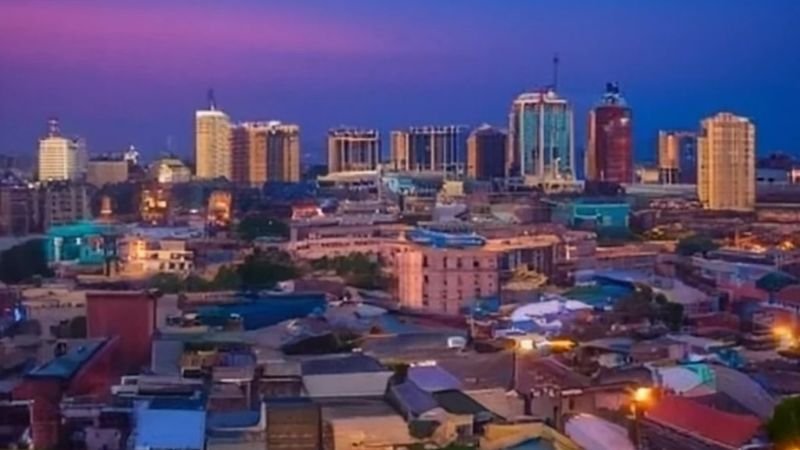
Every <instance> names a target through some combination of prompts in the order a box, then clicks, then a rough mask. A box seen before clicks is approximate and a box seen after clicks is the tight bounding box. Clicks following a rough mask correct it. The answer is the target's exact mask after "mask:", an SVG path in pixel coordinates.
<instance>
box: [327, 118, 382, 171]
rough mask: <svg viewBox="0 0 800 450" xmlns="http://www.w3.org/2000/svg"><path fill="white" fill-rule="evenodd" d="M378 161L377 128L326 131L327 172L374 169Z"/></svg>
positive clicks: (379, 146) (379, 156) (379, 142)
mask: <svg viewBox="0 0 800 450" xmlns="http://www.w3.org/2000/svg"><path fill="white" fill-rule="evenodd" d="M380 161H381V138H380V133H378V130H361V129H355V128H337V129H333V130H330V131H328V173H337V172H357V171H366V170H375V169H376V168H377V167H378V164H380Z"/></svg>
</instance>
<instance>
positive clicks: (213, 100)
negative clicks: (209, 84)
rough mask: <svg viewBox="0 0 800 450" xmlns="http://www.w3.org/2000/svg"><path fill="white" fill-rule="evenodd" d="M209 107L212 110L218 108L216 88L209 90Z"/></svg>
mask: <svg viewBox="0 0 800 450" xmlns="http://www.w3.org/2000/svg"><path fill="white" fill-rule="evenodd" d="M208 109H209V110H211V111H216V110H217V99H216V98H215V97H214V88H211V89H209V90H208Z"/></svg>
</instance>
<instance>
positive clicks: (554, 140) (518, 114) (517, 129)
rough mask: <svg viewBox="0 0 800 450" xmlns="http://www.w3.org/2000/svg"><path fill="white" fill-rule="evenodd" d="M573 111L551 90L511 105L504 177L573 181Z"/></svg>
mask: <svg viewBox="0 0 800 450" xmlns="http://www.w3.org/2000/svg"><path fill="white" fill-rule="evenodd" d="M574 145H575V139H574V125H573V117H572V108H571V107H570V105H569V103H568V102H567V100H565V99H563V98H561V97H559V96H558V94H556V92H555V90H554V89H547V90H543V91H539V92H528V93H524V94H522V95H520V96H519V97H517V98H516V100H514V103H513V104H512V105H511V113H510V114H509V124H508V150H507V157H506V164H507V171H506V172H507V175H508V176H510V177H523V178H530V179H531V180H533V181H534V182H538V183H544V182H550V181H568V180H574V179H575V148H574Z"/></svg>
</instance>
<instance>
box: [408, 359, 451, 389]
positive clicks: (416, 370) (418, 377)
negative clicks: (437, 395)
mask: <svg viewBox="0 0 800 450" xmlns="http://www.w3.org/2000/svg"><path fill="white" fill-rule="evenodd" d="M408 379H409V380H410V381H411V382H413V383H414V384H416V385H417V386H418V387H419V388H420V389H422V390H423V391H426V392H438V391H446V390H452V389H460V388H461V382H460V381H459V380H458V378H456V377H454V376H453V375H452V374H450V372H448V371H447V370H445V369H444V368H442V367H440V366H435V365H433V366H416V367H410V368H409V369H408Z"/></svg>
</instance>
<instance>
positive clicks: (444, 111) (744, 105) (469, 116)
mask: <svg viewBox="0 0 800 450" xmlns="http://www.w3.org/2000/svg"><path fill="white" fill-rule="evenodd" d="M798 20H800V1H798V0H769V1H766V2H758V1H752V0H646V1H642V0H615V1H597V0H571V1H560V0H559V1H557V0H547V1H545V0H502V1H499V0H403V1H388V0H303V1H297V0H282V1H279V0H276V1H272V0H225V1H224V2H223V1H219V0H217V1H204V0H114V1H108V0H96V1H84V0H71V1H64V0H52V1H44V0H1V1H0V153H12V154H27V155H32V154H33V152H34V149H35V148H36V141H37V138H38V137H39V135H40V134H42V132H43V130H44V128H45V123H46V119H47V117H49V116H52V115H55V116H58V117H59V118H60V119H61V121H62V128H63V129H64V130H65V131H66V132H68V133H70V134H80V135H83V136H85V137H86V138H87V139H88V142H89V148H90V150H91V151H93V152H108V151H116V150H120V149H122V148H124V147H125V146H127V145H128V144H135V145H137V146H138V147H140V149H142V151H143V152H144V153H145V154H146V155H149V156H152V155H156V154H158V153H159V152H161V151H163V150H165V149H166V148H167V141H168V137H170V138H171V141H172V149H173V150H174V151H175V152H177V153H179V154H185V155H189V154H191V152H192V145H193V144H192V126H193V125H192V124H193V111H194V109H196V108H197V107H199V106H202V105H203V104H204V102H205V93H206V90H207V89H208V88H209V87H214V88H215V90H216V92H217V100H218V103H219V104H220V106H221V107H222V108H223V109H224V110H225V111H226V112H228V114H230V115H231V116H232V117H233V118H234V119H235V120H259V119H263V120H266V119H278V120H284V121H291V122H297V123H299V124H300V125H301V127H302V142H303V145H304V149H303V151H304V153H307V154H313V155H314V156H313V158H314V159H316V160H322V150H321V149H322V143H323V139H324V133H325V130H326V129H327V128H329V127H331V126H336V125H340V124H347V125H355V126H364V127H377V128H380V129H381V130H382V131H384V132H386V131H388V130H389V129H391V128H393V127H403V126H408V125H414V124H429V123H430V124H446V123H463V124H469V125H477V124H479V123H481V122H489V123H493V124H497V125H504V123H505V121H506V117H507V114H508V108H509V104H510V102H511V100H512V99H513V97H514V96H516V95H517V94H518V93H519V92H520V91H523V90H525V89H530V88H535V87H537V86H539V85H542V84H546V83H548V82H549V81H550V79H551V72H552V69H551V66H550V59H551V57H552V54H553V53H554V52H558V53H559V54H560V57H561V61H562V63H561V79H560V83H559V85H560V91H561V93H562V95H564V96H566V97H567V98H569V99H571V100H572V101H573V102H574V104H575V107H576V124H577V125H578V139H579V144H582V142H583V140H584V135H585V134H584V128H585V127H584V124H585V122H586V114H587V111H588V108H589V107H591V105H592V104H593V103H594V102H595V101H596V100H597V99H598V98H599V97H600V94H601V93H602V89H603V86H604V84H605V82H606V81H611V80H613V81H619V82H620V83H621V87H622V89H623V92H624V93H625V95H626V97H627V99H628V101H629V103H630V104H631V105H632V107H633V108H634V114H635V119H634V120H635V125H634V126H635V135H636V136H635V141H636V153H637V155H638V156H639V157H640V158H645V159H652V158H653V154H654V146H655V134H656V132H657V130H658V129H659V128H679V127H685V128H696V127H697V123H698V121H699V119H700V118H701V117H703V116H705V115H709V114H712V113H714V112H717V111H719V110H731V111H733V112H735V113H738V114H743V115H747V116H750V117H752V118H753V119H754V120H755V121H756V124H757V126H758V149H759V152H762V153H765V152H769V151H773V150H786V151H789V152H792V153H798V154H800V144H799V143H800V126H798V123H800V114H798V112H797V111H798V110H800V109H799V108H798V107H797V105H800V49H798V42H800V27H798V25H797V24H798ZM384 153H388V139H386V140H385V143H384Z"/></svg>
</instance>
